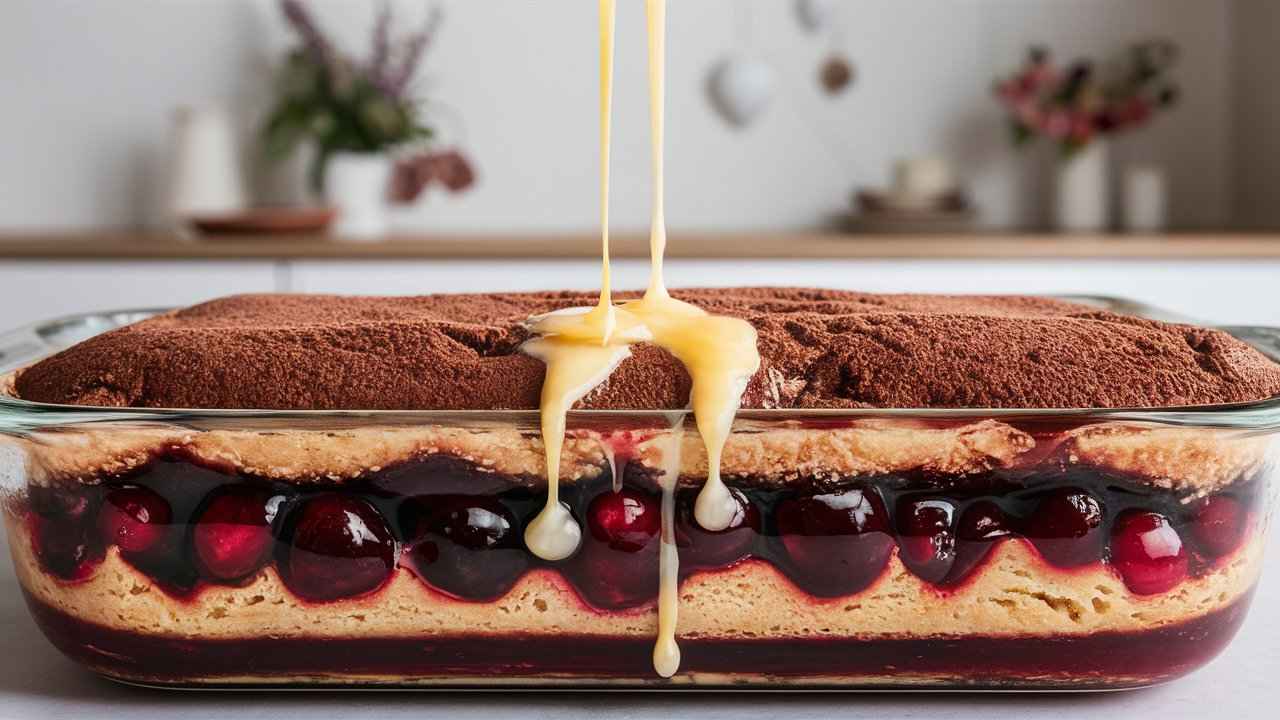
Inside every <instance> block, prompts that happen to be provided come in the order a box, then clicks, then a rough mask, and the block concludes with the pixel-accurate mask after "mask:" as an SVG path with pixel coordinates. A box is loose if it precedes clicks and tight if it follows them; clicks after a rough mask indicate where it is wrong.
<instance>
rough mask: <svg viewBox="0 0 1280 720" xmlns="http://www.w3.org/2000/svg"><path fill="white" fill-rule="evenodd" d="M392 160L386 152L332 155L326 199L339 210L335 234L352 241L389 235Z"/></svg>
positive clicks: (325, 189) (326, 179) (329, 162)
mask: <svg viewBox="0 0 1280 720" xmlns="http://www.w3.org/2000/svg"><path fill="white" fill-rule="evenodd" d="M390 181H391V158H390V157H388V156H387V155H386V154H385V153H355V152H339V153H334V154H333V155H331V156H329V161H328V163H327V164H326V165H325V172H324V196H325V199H326V200H327V201H328V203H329V204H330V205H332V206H333V207H334V208H335V209H337V211H338V219H337V222H336V223H335V224H334V226H333V233H334V234H335V235H337V236H339V237H340V238H346V239H350V240H377V239H379V238H382V237H383V236H385V235H386V234H387V226H388V222H387V185H388V183H389V182H390Z"/></svg>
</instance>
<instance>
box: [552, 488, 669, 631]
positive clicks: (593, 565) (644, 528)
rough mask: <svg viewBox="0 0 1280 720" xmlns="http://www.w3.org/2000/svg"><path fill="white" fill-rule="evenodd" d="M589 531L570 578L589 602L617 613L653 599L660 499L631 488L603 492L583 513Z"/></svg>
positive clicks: (659, 526)
mask: <svg viewBox="0 0 1280 720" xmlns="http://www.w3.org/2000/svg"><path fill="white" fill-rule="evenodd" d="M587 528H588V533H587V537H585V538H584V539H583V543H582V549H581V551H579V552H578V554H577V555H576V556H575V557H574V559H573V566H572V570H571V576H572V578H573V582H574V585H575V586H577V588H578V592H579V593H581V594H582V597H583V598H584V599H585V600H586V601H587V602H588V603H590V604H591V605H593V606H595V607H598V608H602V609H605V610H616V609H621V608H629V607H635V606H636V605H640V604H642V603H645V602H647V601H649V600H651V599H653V598H654V597H656V596H657V594H658V555H659V548H660V545H661V543H660V540H659V537H658V533H659V531H660V530H661V529H662V521H661V504H660V500H659V498H658V497H656V496H654V495H650V494H647V493H643V492H641V491H639V490H635V489H632V488H623V489H622V490H621V491H620V492H616V493H615V492H606V493H603V494H601V495H599V496H597V497H596V498H595V499H594V500H593V501H592V502H591V505H590V507H589V508H588V509H587Z"/></svg>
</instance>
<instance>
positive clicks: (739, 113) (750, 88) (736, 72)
mask: <svg viewBox="0 0 1280 720" xmlns="http://www.w3.org/2000/svg"><path fill="white" fill-rule="evenodd" d="M777 81H778V79H777V73H776V72H775V71H774V69H773V66H771V65H769V64H768V63H766V62H765V61H763V60H760V59H756V58H746V57H731V58H727V59H725V60H723V61H721V62H720V63H719V64H718V65H716V66H715V68H713V69H712V71H711V77H710V80H709V82H708V93H709V94H710V96H711V103H712V105H713V106H714V107H715V108H716V110H718V111H719V112H720V114H721V115H722V116H724V119H725V120H727V121H728V122H729V124H731V125H734V126H737V127H747V126H749V125H751V124H752V123H754V122H755V121H756V120H757V119H758V118H759V117H760V115H761V114H763V113H764V111H765V110H766V109H768V107H769V105H770V104H771V103H772V102H773V98H774V94H775V91H776V89H777Z"/></svg>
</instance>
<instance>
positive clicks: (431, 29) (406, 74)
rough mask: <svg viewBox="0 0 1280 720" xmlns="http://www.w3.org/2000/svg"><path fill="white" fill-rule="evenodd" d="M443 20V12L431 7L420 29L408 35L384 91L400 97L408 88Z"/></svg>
mask: <svg viewBox="0 0 1280 720" xmlns="http://www.w3.org/2000/svg"><path fill="white" fill-rule="evenodd" d="M443 21H444V14H443V13H442V12H441V11H440V8H439V7H433V8H431V12H430V13H429V14H428V15H427V21H426V23H425V24H424V25H423V27H422V29H421V30H419V31H418V32H416V33H414V34H413V35H411V36H410V37H409V40H408V43H407V44H406V46H405V51H404V56H403V58H402V59H401V61H400V67H399V68H397V69H396V70H395V71H394V72H392V73H391V75H390V76H389V77H387V78H386V91H387V92H388V93H389V94H390V95H391V96H392V97H394V98H397V99H401V98H402V97H403V96H404V92H405V90H406V89H408V87H409V83H410V81H412V80H413V76H414V74H415V73H417V72H418V65H419V64H420V63H421V62H422V56H423V55H424V54H425V53H426V51H427V47H428V46H429V45H430V44H431V41H432V40H433V39H435V35H436V32H437V31H438V30H439V29H440V24H441V23H442V22H443Z"/></svg>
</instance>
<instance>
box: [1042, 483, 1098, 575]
mask: <svg viewBox="0 0 1280 720" xmlns="http://www.w3.org/2000/svg"><path fill="white" fill-rule="evenodd" d="M1103 519H1104V513H1103V510H1102V503H1101V501H1099V500H1098V499H1097V498H1095V497H1094V496H1093V495H1090V494H1089V493H1088V492H1086V491H1084V490H1079V489H1076V488H1064V489H1062V490H1057V491H1055V492H1052V493H1050V494H1048V495H1046V496H1045V497H1044V498H1043V499H1042V500H1041V501H1040V505H1039V506H1038V507H1037V508H1036V510H1035V512H1034V513H1032V515H1031V517H1030V518H1028V520H1027V523H1026V526H1025V528H1024V530H1023V534H1024V535H1026V536H1027V537H1028V538H1030V540H1031V542H1032V543H1034V544H1035V546H1036V549H1037V550H1039V551H1040V554H1041V555H1042V556H1044V558H1045V560H1048V561H1049V562H1050V563H1053V564H1054V565H1057V566H1058V567H1064V568H1071V567H1079V566H1081V565H1088V564H1089V563H1092V562H1097V561H1098V560H1100V559H1101V558H1102V551H1103V548H1104V546H1105V545H1106V533H1104V532H1103V528H1102V523H1103Z"/></svg>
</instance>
